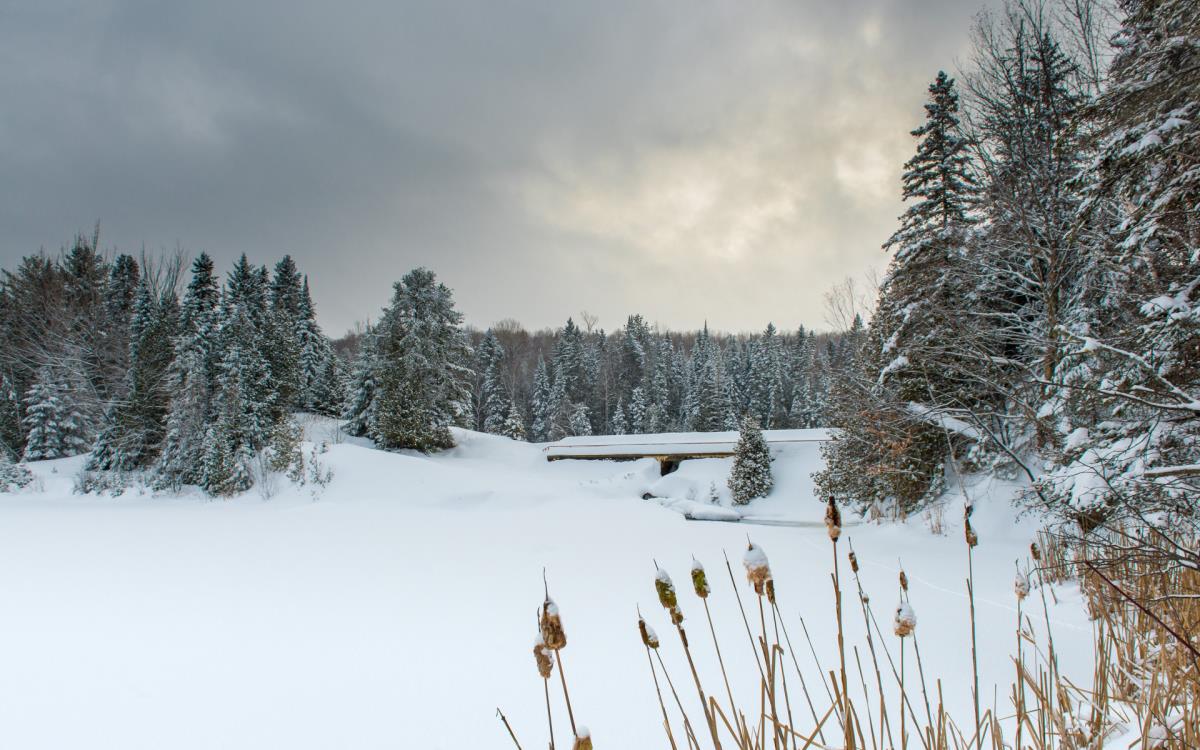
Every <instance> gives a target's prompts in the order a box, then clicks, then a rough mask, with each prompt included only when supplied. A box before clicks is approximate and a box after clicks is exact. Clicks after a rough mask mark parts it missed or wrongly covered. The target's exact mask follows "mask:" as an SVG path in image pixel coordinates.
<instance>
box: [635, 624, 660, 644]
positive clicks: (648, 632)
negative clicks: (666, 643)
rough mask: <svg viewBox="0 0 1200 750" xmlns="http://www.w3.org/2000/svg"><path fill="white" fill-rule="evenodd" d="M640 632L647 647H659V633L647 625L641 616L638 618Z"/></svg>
mask: <svg viewBox="0 0 1200 750" xmlns="http://www.w3.org/2000/svg"><path fill="white" fill-rule="evenodd" d="M638 633H639V634H640V635H641V636H642V643H643V644H644V645H645V646H646V648H658V633H655V632H654V628H652V627H650V626H649V625H647V624H646V621H645V620H644V619H642V618H641V617H639V618H638Z"/></svg>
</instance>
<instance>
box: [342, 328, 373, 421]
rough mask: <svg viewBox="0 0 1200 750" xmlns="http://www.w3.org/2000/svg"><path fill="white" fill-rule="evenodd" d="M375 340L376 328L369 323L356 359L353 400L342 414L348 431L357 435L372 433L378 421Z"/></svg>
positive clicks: (352, 387)
mask: <svg viewBox="0 0 1200 750" xmlns="http://www.w3.org/2000/svg"><path fill="white" fill-rule="evenodd" d="M375 342H376V334H375V329H374V328H373V327H371V326H368V327H367V330H366V331H364V332H363V335H362V338H361V340H360V343H359V347H358V357H357V358H356V359H355V360H354V372H353V374H352V375H351V378H350V400H349V402H348V403H347V405H346V411H345V413H344V414H343V415H342V418H343V419H345V420H346V426H345V430H346V432H347V433H349V434H350V435H354V436H355V437H366V436H368V435H369V434H370V431H371V425H372V424H374V422H375V410H376V407H377V403H378V398H379V354H378V352H377V351H376V343H375Z"/></svg>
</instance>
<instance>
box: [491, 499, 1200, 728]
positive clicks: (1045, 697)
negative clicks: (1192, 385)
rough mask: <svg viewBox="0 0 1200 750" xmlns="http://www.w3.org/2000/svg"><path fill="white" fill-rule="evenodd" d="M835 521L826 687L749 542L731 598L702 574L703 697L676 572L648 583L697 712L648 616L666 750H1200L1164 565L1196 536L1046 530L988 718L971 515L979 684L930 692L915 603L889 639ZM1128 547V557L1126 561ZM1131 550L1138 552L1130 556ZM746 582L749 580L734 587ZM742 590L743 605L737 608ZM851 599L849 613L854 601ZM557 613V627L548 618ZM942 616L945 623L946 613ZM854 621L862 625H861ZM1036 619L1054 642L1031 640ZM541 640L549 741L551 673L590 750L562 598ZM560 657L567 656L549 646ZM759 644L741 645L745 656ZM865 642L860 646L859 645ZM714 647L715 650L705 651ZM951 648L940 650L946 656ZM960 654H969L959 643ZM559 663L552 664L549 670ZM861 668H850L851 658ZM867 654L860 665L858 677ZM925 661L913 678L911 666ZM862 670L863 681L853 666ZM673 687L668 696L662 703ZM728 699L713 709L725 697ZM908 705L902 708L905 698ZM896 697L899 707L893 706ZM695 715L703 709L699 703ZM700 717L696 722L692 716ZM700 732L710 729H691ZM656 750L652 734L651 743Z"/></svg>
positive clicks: (1024, 571) (1190, 586)
mask: <svg viewBox="0 0 1200 750" xmlns="http://www.w3.org/2000/svg"><path fill="white" fill-rule="evenodd" d="M826 525H827V528H828V532H829V539H830V548H831V555H832V556H831V568H832V570H831V581H832V585H833V595H832V597H831V599H830V602H829V603H830V606H831V607H832V608H833V611H834V616H835V619H836V622H837V625H838V630H837V640H836V642H835V643H831V644H829V647H830V648H831V649H836V652H835V655H836V660H837V662H836V667H835V668H833V669H829V670H828V671H825V670H824V668H822V667H820V660H819V659H818V649H817V648H816V647H815V645H814V644H813V643H812V641H811V639H810V638H809V636H808V629H807V627H805V626H804V623H803V620H801V625H802V628H803V632H804V637H805V639H806V640H807V641H808V647H809V651H810V653H811V656H812V658H813V660H814V663H816V664H817V665H818V671H819V672H820V674H821V680H820V682H821V684H820V685H817V684H811V685H810V684H809V683H808V682H807V681H806V679H805V675H804V671H803V670H801V669H800V665H799V661H798V658H797V652H796V649H795V648H794V646H793V642H792V638H791V634H790V633H789V632H788V628H787V621H786V618H785V617H784V616H783V615H782V612H781V609H780V606H779V602H778V598H777V593H776V588H775V578H774V572H773V571H772V569H771V567H770V564H769V563H768V561H767V556H766V553H765V552H764V551H763V550H762V548H760V547H758V546H757V545H755V544H754V543H750V544H749V546H748V548H747V550H746V551H745V553H744V555H743V560H742V567H743V574H744V575H742V576H739V575H737V574H735V572H734V566H733V565H732V564H731V563H730V562H729V560H728V558H727V559H726V560H725V564H726V569H727V571H728V573H729V580H730V584H731V588H732V591H733V594H734V596H733V597H732V598H729V597H724V598H723V599H719V598H718V597H717V596H715V595H714V594H713V589H712V587H711V582H710V581H709V579H708V576H707V573H706V572H705V569H704V567H703V566H702V565H701V564H700V563H699V562H696V563H694V565H693V568H692V571H691V577H692V582H693V589H694V591H695V593H696V596H697V598H698V599H699V600H700V604H701V605H702V606H703V607H704V610H705V615H706V620H707V624H708V630H709V636H710V637H711V642H712V643H711V647H712V648H713V650H714V652H715V655H716V657H717V664H718V665H719V667H720V671H721V679H722V684H721V685H720V686H719V687H718V688H717V691H716V692H714V691H713V690H710V689H706V687H705V685H704V682H703V679H702V677H701V675H700V673H699V671H698V670H697V669H696V666H695V661H694V659H693V655H692V649H693V648H694V647H698V644H697V645H693V644H692V643H691V642H690V641H689V636H688V633H687V631H686V630H685V629H684V627H683V624H682V623H683V612H682V607H683V604H682V603H681V601H680V596H679V592H678V591H676V589H675V587H674V584H673V583H672V582H671V579H670V576H669V575H667V573H666V572H665V571H663V570H662V569H661V568H658V566H657V564H656V565H655V577H654V587H655V590H656V593H657V594H658V598H659V602H660V603H661V604H662V605H663V607H664V609H665V610H666V612H667V615H668V619H669V620H670V622H671V623H672V625H673V626H674V627H675V629H676V631H677V634H678V636H679V641H680V647H681V649H682V650H683V653H684V655H685V656H686V661H687V664H688V667H689V671H690V672H691V676H692V678H693V682H694V685H695V689H696V694H697V696H698V698H699V701H700V713H699V714H698V715H696V716H695V717H693V716H692V715H690V713H689V709H688V707H687V706H686V705H685V703H684V701H683V700H682V699H681V698H680V696H679V693H678V691H677V690H676V687H675V680H674V679H672V677H671V675H670V674H669V673H668V671H667V667H666V662H665V661H664V660H663V659H662V656H661V653H660V652H661V650H662V649H664V648H667V645H666V644H665V643H663V642H661V641H660V640H659V638H658V636H657V635H656V634H655V633H654V631H653V629H652V628H650V626H649V625H648V624H647V623H646V621H645V619H644V618H643V617H642V616H641V614H640V613H639V614H638V619H637V629H638V632H639V634H640V637H641V640H642V644H643V646H644V647H645V650H646V656H647V661H648V663H649V667H650V672H651V677H652V681H651V684H652V687H653V689H654V692H655V695H656V696H657V699H658V705H659V709H660V712H661V715H662V723H663V730H664V733H663V736H660V740H659V741H660V742H661V741H662V740H663V739H664V738H665V743H663V745H662V746H665V747H669V748H671V750H680V749H681V748H687V750H702V749H704V748H713V750H721V749H722V748H723V747H730V748H738V750H768V749H769V750H808V749H809V748H819V749H821V750H834V749H835V748H839V749H844V750H908V748H914V749H915V748H920V749H921V750H985V749H990V750H1008V749H1010V748H1016V749H1017V750H1105V749H1106V748H1112V747H1121V748H1137V749H1138V750H1195V749H1196V748H1200V566H1191V565H1189V564H1187V562H1186V558H1185V561H1184V562H1183V563H1180V561H1179V559H1180V557H1179V555H1178V554H1175V555H1173V556H1172V555H1167V554H1163V555H1155V554H1153V550H1154V549H1155V548H1156V546H1158V547H1162V546H1164V545H1166V546H1167V547H1168V549H1167V550H1166V551H1168V552H1174V553H1178V550H1179V549H1180V548H1181V547H1182V548H1183V549H1188V545H1190V549H1192V550H1195V549H1196V542H1197V540H1196V539H1187V540H1177V539H1176V540H1170V541H1169V542H1168V541H1164V540H1165V537H1162V536H1161V533H1156V532H1153V531H1150V530H1144V531H1142V532H1137V533H1135V532H1130V531H1124V530H1123V531H1122V533H1121V534H1119V535H1117V536H1116V537H1115V538H1107V539H1105V540H1102V541H1101V540H1098V539H1095V538H1093V539H1090V540H1089V539H1087V538H1084V539H1079V538H1071V537H1069V536H1067V535H1061V534H1054V533H1050V532H1043V533H1042V534H1039V536H1038V538H1037V540H1036V541H1035V542H1034V543H1033V544H1032V545H1031V547H1030V557H1029V558H1028V559H1027V560H1024V561H1018V563H1017V571H1016V576H1015V579H1014V584H1013V596H1014V598H1015V600H1016V603H1017V617H1016V620H1015V622H1014V628H1013V636H1012V637H1013V640H1012V641H1011V642H1009V643H1006V644H1004V645H1003V646H996V645H994V644H989V645H990V647H999V648H1005V649H1007V650H1009V651H1010V652H1011V655H1012V661H1013V672H1012V674H1013V678H1012V683H1011V685H1010V686H1009V691H1008V695H1007V696H1006V697H1007V700H1008V704H1007V705H1006V706H1004V707H1001V706H999V705H996V704H993V706H992V707H990V708H989V707H987V706H986V705H984V703H983V702H982V701H981V700H980V697H979V675H978V667H977V658H976V654H977V650H978V649H979V648H981V647H983V646H981V644H978V643H977V642H976V629H975V607H974V587H975V586H974V576H973V572H974V563H973V557H974V555H976V554H980V551H977V549H976V547H977V545H978V547H979V550H981V551H984V552H986V540H980V538H979V537H978V535H977V533H976V532H975V531H974V529H972V527H971V525H970V517H969V513H968V516H967V518H966V519H965V524H964V527H965V533H964V541H965V545H964V554H963V562H964V565H965V568H966V572H967V576H966V587H965V590H966V593H967V594H968V597H967V606H966V611H965V612H964V615H965V616H966V617H968V618H970V624H971V633H972V638H971V644H970V649H971V661H972V666H973V669H972V674H971V678H970V679H971V683H970V684H949V683H944V682H943V680H941V679H932V680H927V679H926V674H925V670H924V667H923V664H922V663H921V658H920V646H919V641H918V637H919V630H920V629H919V627H918V624H917V617H916V613H915V610H914V608H913V605H912V603H911V602H910V600H909V598H908V585H907V584H908V581H907V577H906V576H905V574H904V572H903V571H901V573H900V581H899V587H898V589H899V590H898V592H897V596H898V599H899V604H898V605H897V607H896V609H895V613H894V616H893V617H892V621H891V623H890V624H891V626H892V627H891V629H890V632H889V633H887V634H886V635H885V631H884V629H882V628H881V627H880V623H879V618H878V617H877V615H876V612H875V610H874V609H873V607H872V604H871V599H870V597H869V596H868V595H867V593H866V592H865V591H864V590H863V586H862V581H861V579H860V578H859V575H858V573H859V562H860V558H861V557H862V553H861V551H855V550H853V549H850V550H849V551H848V555H847V556H846V557H847V562H848V567H849V572H850V574H851V577H852V579H853V581H852V586H850V585H849V584H850V582H849V581H845V580H843V574H842V567H843V563H842V562H841V557H840V554H839V553H840V550H839V544H838V542H839V538H840V536H841V519H840V514H839V513H838V509H837V507H836V506H835V505H833V504H832V502H831V503H830V505H829V508H828V511H827V516H826ZM1131 550H1132V551H1131ZM1133 552H1136V554H1134V553H1133ZM739 578H740V579H742V582H741V583H739ZM1068 581H1078V583H1079V585H1080V587H1081V589H1082V591H1083V592H1084V594H1085V596H1086V600H1087V605H1088V608H1089V611H1090V613H1091V615H1092V617H1093V623H1094V628H1093V648H1094V651H1095V660H1094V663H1095V670H1094V672H1093V673H1092V674H1090V675H1070V676H1068V675H1064V674H1063V673H1062V672H1061V671H1060V670H1059V665H1058V654H1057V652H1056V649H1055V643H1054V637H1053V629H1052V627H1051V623H1050V617H1049V613H1050V602H1051V601H1052V600H1053V597H1054V593H1053V588H1052V587H1053V585H1055V584H1060V583H1064V582H1068ZM743 592H745V593H746V594H747V597H746V598H743ZM847 594H848V595H849V596H851V597H854V598H857V601H858V603H857V606H854V605H852V608H851V609H849V610H846V609H845V608H844V607H843V604H844V602H843V597H844V595H847ZM710 599H715V600H718V601H721V602H722V603H723V605H724V606H736V607H737V608H738V610H739V611H740V614H741V617H742V622H743V624H744V626H745V635H746V640H745V641H744V642H743V644H742V646H741V647H740V648H735V646H734V641H737V640H739V639H740V637H739V638H735V639H733V641H730V640H729V636H728V634H726V636H725V640H724V641H723V640H722V638H721V637H720V634H719V633H718V632H717V630H716V628H715V627H714V626H713V620H712V616H711V614H710V609H709V607H710ZM855 611H856V612H857V613H859V614H861V616H862V618H863V622H864V625H865V626H866V638H865V643H864V644H849V643H848V642H847V640H846V628H845V620H844V617H846V616H848V615H850V614H851V613H852V612H855ZM550 613H552V614H553V616H550ZM940 614H941V615H942V616H944V615H945V613H940ZM854 616H857V614H855V615H854ZM1035 620H1040V622H1041V624H1042V626H1043V627H1042V629H1043V630H1044V632H1045V633H1046V634H1047V637H1046V640H1045V642H1041V641H1039V639H1038V638H1037V637H1036V636H1035V628H1034V622H1035ZM540 626H541V627H540V632H539V640H538V643H537V645H536V646H535V649H534V651H535V657H538V658H537V661H538V672H539V676H540V677H541V678H542V679H543V688H544V691H545V692H546V695H547V731H548V733H549V735H548V737H547V741H546V742H543V743H541V745H540V746H546V744H548V746H549V747H551V748H554V747H555V744H554V742H555V741H554V736H553V735H554V726H553V717H552V715H551V713H550V702H549V699H548V696H549V683H550V675H549V672H550V670H551V668H552V666H558V668H559V673H560V674H559V676H560V680H561V683H562V689H563V694H564V698H565V699H566V704H567V706H568V714H569V721H570V724H571V729H572V734H573V741H574V744H573V745H572V747H573V748H576V749H583V748H591V747H592V744H591V742H592V740H591V736H590V734H589V733H587V731H586V730H585V729H582V728H580V729H576V728H575V724H574V716H573V715H571V714H570V712H571V708H570V699H569V694H568V691H567V683H566V680H565V677H563V675H562V669H561V656H560V653H559V652H560V651H561V649H562V647H563V646H565V635H563V634H562V633H561V632H557V631H560V630H561V619H559V617H558V613H557V609H556V608H554V607H553V604H552V602H549V598H548V597H547V603H544V604H543V607H542V611H541V618H540ZM555 645H557V646H558V648H555V647H554V646H555ZM747 645H748V646H749V648H748V649H747V648H746V646H747ZM860 645H861V646H863V648H860ZM706 647H707V646H705V648H706ZM939 647H940V648H947V647H948V646H947V645H946V644H939ZM964 648H965V646H964ZM550 653H553V654H554V657H556V658H555V662H554V663H553V664H552V663H551V661H550V658H549V656H550ZM848 655H852V656H853V660H852V661H851V660H850V659H848V658H847V657H848ZM864 656H865V657H866V665H865V666H864ZM910 657H913V658H915V659H916V667H917V668H916V670H913V669H912V666H911V665H910V661H911V659H910ZM738 658H740V659H747V660H753V662H754V663H755V665H756V667H757V673H758V675H759V681H758V684H757V685H739V686H736V690H735V686H733V685H731V683H730V681H729V675H728V673H727V672H726V669H725V665H726V663H727V660H728V659H738ZM852 667H853V670H854V671H853V672H852V671H851V668H852ZM663 684H665V685H666V686H667V688H668V691H667V692H669V694H670V696H671V698H672V700H671V701H670V702H668V701H667V700H666V699H665V697H664V691H663V689H662V686H663ZM950 691H955V692H963V691H970V694H971V696H972V701H971V705H972V709H973V710H972V711H971V712H970V714H969V715H966V716H952V715H951V714H950V712H949V711H948V710H947V707H946V704H945V701H944V696H945V695H946V694H947V693H948V692H950ZM717 695H720V696H721V698H720V699H718V698H717V697H716V696H717ZM897 696H898V698H897ZM893 701H894V703H893ZM693 705H694V704H693ZM497 713H498V715H499V716H500V717H501V719H502V721H503V723H504V727H505V729H506V731H507V733H508V734H509V736H510V737H511V738H512V741H513V743H514V745H515V746H516V747H518V748H520V747H521V744H520V742H519V741H518V739H517V734H516V733H515V732H514V731H513V729H512V727H511V726H510V725H509V723H508V720H507V718H505V717H504V716H503V714H500V713H499V710H498V711H497ZM693 719H695V720H693ZM697 727H703V729H702V730H700V731H697ZM653 744H654V743H653V742H652V740H651V738H646V745H645V746H646V747H650V746H652V745H653Z"/></svg>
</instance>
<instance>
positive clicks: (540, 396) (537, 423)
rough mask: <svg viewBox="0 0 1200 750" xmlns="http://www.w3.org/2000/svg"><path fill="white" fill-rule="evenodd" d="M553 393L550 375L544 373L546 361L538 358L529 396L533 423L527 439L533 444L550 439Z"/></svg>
mask: <svg viewBox="0 0 1200 750" xmlns="http://www.w3.org/2000/svg"><path fill="white" fill-rule="evenodd" d="M553 391H554V389H553V387H552V386H551V385H550V375H549V373H548V372H547V371H546V360H545V358H543V357H541V356H539V357H538V362H537V367H536V368H535V369H534V371H533V393H532V394H530V412H531V413H532V416H533V423H532V424H531V425H530V430H529V439H530V440H531V441H533V442H535V443H544V442H546V441H547V440H549V439H550V425H551V422H552V420H553V418H554V412H553V409H554V404H553V402H552V400H551V399H552V398H553V395H554V392H553Z"/></svg>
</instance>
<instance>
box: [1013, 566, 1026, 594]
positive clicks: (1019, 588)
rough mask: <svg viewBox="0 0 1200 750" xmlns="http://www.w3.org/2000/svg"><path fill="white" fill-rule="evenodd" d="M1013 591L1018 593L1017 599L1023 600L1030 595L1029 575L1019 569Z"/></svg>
mask: <svg viewBox="0 0 1200 750" xmlns="http://www.w3.org/2000/svg"><path fill="white" fill-rule="evenodd" d="M1013 593H1015V594H1016V595H1017V601H1022V600H1024V599H1025V597H1027V596H1029V576H1027V575H1025V574H1024V573H1022V572H1021V571H1020V570H1018V571H1017V577H1016V579H1015V580H1014V581H1013Z"/></svg>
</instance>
